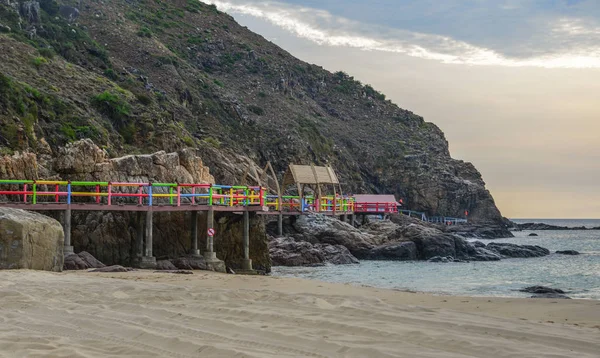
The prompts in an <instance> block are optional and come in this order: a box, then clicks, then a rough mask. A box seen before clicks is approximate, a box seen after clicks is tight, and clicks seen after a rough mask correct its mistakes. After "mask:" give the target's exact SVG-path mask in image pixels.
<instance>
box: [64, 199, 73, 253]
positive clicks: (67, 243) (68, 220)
mask: <svg viewBox="0 0 600 358" xmlns="http://www.w3.org/2000/svg"><path fill="white" fill-rule="evenodd" d="M63 230H64V232H65V243H64V251H63V253H64V256H65V257H67V256H69V255H71V254H73V253H74V251H73V246H72V245H71V205H68V206H67V210H65V220H64V228H63Z"/></svg>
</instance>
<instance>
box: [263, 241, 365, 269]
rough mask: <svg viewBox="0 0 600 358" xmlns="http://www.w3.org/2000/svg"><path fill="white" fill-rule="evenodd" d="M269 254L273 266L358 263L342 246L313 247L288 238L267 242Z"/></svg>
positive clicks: (323, 245) (322, 245)
mask: <svg viewBox="0 0 600 358" xmlns="http://www.w3.org/2000/svg"><path fill="white" fill-rule="evenodd" d="M269 252H270V254H271V261H272V263H273V265H274V266H309V265H318V264H324V263H331V264H335V265H345V264H357V263H358V259H357V258H356V257H354V256H353V255H352V254H351V253H350V251H349V250H348V249H347V248H346V247H344V246H342V245H328V244H315V245H313V244H311V243H309V242H307V241H296V240H294V239H293V238H290V237H278V238H272V239H271V241H270V242H269Z"/></svg>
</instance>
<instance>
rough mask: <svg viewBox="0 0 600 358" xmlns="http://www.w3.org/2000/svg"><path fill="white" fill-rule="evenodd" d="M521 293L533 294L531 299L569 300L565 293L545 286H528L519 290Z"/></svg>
mask: <svg viewBox="0 0 600 358" xmlns="http://www.w3.org/2000/svg"><path fill="white" fill-rule="evenodd" d="M519 291H521V292H527V293H533V294H534V295H533V296H531V298H562V299H571V297H568V296H566V295H565V293H566V292H565V291H563V290H561V289H559V288H551V287H546V286H530V287H525V288H523V289H520V290H519Z"/></svg>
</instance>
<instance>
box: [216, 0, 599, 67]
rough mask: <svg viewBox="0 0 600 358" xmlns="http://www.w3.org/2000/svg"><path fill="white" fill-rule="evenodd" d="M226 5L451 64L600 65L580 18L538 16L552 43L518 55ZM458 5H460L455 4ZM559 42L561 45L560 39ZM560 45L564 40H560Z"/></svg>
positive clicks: (315, 34) (235, 1)
mask: <svg viewBox="0 0 600 358" xmlns="http://www.w3.org/2000/svg"><path fill="white" fill-rule="evenodd" d="M208 2H209V3H212V4H215V5H216V6H217V7H218V8H219V9H220V10H221V11H225V12H228V13H231V14H240V15H248V16H252V17H255V18H259V19H262V20H264V21H267V22H269V23H271V24H273V25H276V26H278V27H280V28H282V29H284V30H285V31H288V32H290V33H292V34H294V35H295V36H297V37H300V38H303V39H307V40H310V41H312V42H314V43H317V44H319V45H322V46H335V47H350V48H357V49H361V50H366V51H382V52H390V53H399V54H404V55H408V56H412V57H416V58H422V59H427V60H434V61H439V62H442V63H446V64H462V65H472V66H505V67H543V68H600V42H599V41H598V40H597V37H598V36H597V35H598V33H600V27H594V23H593V22H590V21H585V20H583V19H580V18H562V19H555V18H553V17H547V18H541V19H537V21H538V22H540V26H539V28H538V31H539V32H540V33H544V34H546V33H547V34H549V35H547V36H546V35H544V36H545V37H543V38H539V35H538V36H537V37H536V36H533V37H532V39H531V40H530V41H538V42H540V43H543V44H545V45H547V47H548V48H534V47H533V46H532V45H531V44H527V43H525V44H521V45H520V46H522V47H523V51H522V53H521V54H519V55H518V56H516V55H512V56H510V55H507V53H511V51H502V49H498V48H495V49H494V48H491V46H483V45H481V44H475V42H474V41H473V42H471V41H465V40H459V39H457V38H455V37H452V36H449V35H440V34H435V33H428V32H423V31H410V30H403V29H397V28H391V27H385V26H378V25H372V24H365V23H362V22H359V21H355V20H351V19H347V18H343V17H338V16H334V15H333V14H331V13H330V12H328V11H325V10H319V9H313V8H308V7H303V6H296V5H289V4H284V3H279V2H256V1H243V0H212V1H208ZM519 4H522V2H516V1H504V2H503V3H502V4H500V5H499V6H500V8H501V9H503V11H506V12H511V11H517V10H518V8H519V6H520V5H519ZM455 11H456V10H455ZM557 44H558V45H557ZM559 45H560V46H559Z"/></svg>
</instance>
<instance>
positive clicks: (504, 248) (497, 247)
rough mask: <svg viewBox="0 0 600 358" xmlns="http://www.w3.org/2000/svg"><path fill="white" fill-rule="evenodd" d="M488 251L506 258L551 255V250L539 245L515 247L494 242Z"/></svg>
mask: <svg viewBox="0 0 600 358" xmlns="http://www.w3.org/2000/svg"><path fill="white" fill-rule="evenodd" d="M486 249H488V250H490V251H493V252H495V253H498V254H499V255H502V256H504V257H513V258H526V257H541V256H546V255H549V254H550V250H548V249H546V248H543V247H541V246H537V245H515V244H509V243H496V242H492V243H490V244H488V245H487V246H486Z"/></svg>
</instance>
